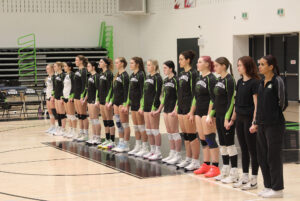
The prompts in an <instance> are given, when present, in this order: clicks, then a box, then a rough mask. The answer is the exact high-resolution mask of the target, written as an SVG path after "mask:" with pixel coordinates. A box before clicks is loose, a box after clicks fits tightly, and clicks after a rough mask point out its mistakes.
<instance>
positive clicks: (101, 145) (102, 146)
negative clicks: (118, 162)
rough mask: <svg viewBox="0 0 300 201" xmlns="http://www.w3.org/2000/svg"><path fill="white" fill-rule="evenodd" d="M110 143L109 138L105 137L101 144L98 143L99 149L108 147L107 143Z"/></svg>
mask: <svg viewBox="0 0 300 201" xmlns="http://www.w3.org/2000/svg"><path fill="white" fill-rule="evenodd" d="M108 143H109V140H107V139H105V140H104V141H103V142H102V143H101V144H99V145H98V149H104V147H106V144H108Z"/></svg>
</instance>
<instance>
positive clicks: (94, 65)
mask: <svg viewBox="0 0 300 201" xmlns="http://www.w3.org/2000/svg"><path fill="white" fill-rule="evenodd" d="M89 63H90V64H91V66H92V67H93V68H95V71H96V73H100V69H99V68H98V63H97V62H96V61H90V62H89Z"/></svg>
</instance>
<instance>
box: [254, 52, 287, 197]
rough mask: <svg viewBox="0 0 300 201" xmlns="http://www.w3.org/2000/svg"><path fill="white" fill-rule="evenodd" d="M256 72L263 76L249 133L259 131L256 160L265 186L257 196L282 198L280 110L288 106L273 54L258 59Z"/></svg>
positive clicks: (281, 116) (282, 124)
mask: <svg viewBox="0 0 300 201" xmlns="http://www.w3.org/2000/svg"><path fill="white" fill-rule="evenodd" d="M259 72H260V73H261V74H263V75H264V79H262V80H261V82H260V83H259V87H258V94H257V112H256V119H255V121H254V122H253V125H252V126H251V128H250V132H252V133H253V132H255V131H256V130H258V134H257V153H258V154H257V159H258V163H259V165H260V167H261V171H262V175H263V179H264V186H265V189H264V190H263V191H262V192H260V193H259V194H258V195H259V196H262V197H265V198H275V197H276V198H277V197H283V191H282V190H283V188H284V184H283V165H282V141H283V135H284V131H285V119H284V116H283V111H284V110H285V109H286V107H287V105H288V102H287V94H286V89H285V86H284V82H283V80H282V79H281V77H280V74H279V67H278V65H277V60H276V58H275V57H273V56H272V55H267V56H264V57H262V58H261V59H260V60H259Z"/></svg>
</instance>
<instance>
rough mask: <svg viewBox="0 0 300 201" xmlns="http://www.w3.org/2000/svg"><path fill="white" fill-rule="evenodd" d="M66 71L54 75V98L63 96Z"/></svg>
mask: <svg viewBox="0 0 300 201" xmlns="http://www.w3.org/2000/svg"><path fill="white" fill-rule="evenodd" d="M64 79H65V73H60V74H56V75H55V77H54V83H53V91H54V98H55V99H60V98H62V97H63V89H64Z"/></svg>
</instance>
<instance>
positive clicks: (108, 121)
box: [107, 120, 115, 127]
mask: <svg viewBox="0 0 300 201" xmlns="http://www.w3.org/2000/svg"><path fill="white" fill-rule="evenodd" d="M107 125H108V127H114V126H115V123H114V121H113V120H107Z"/></svg>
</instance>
